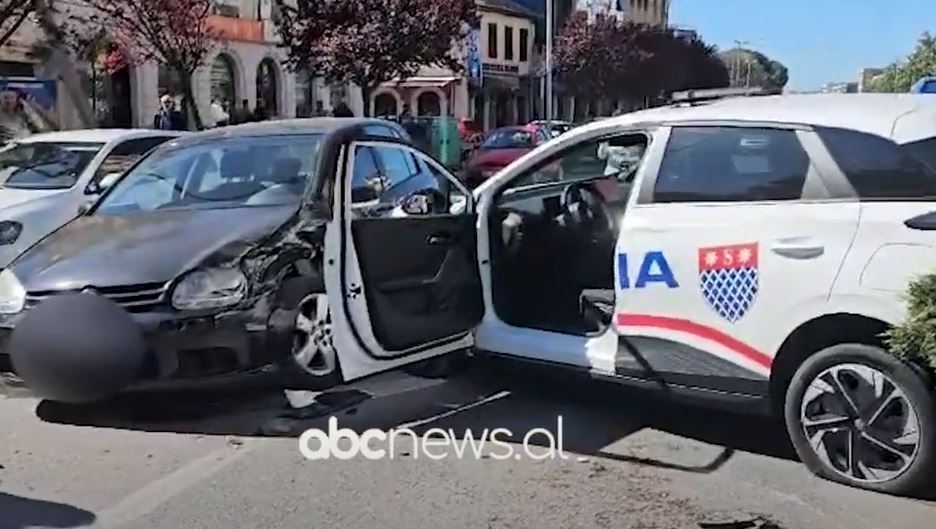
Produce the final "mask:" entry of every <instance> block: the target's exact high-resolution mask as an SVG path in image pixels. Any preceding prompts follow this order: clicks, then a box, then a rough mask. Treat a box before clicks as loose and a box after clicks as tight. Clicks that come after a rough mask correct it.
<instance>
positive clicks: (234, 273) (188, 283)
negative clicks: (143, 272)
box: [172, 268, 247, 310]
mask: <svg viewBox="0 0 936 529" xmlns="http://www.w3.org/2000/svg"><path fill="white" fill-rule="evenodd" d="M246 293H247V278H246V277H244V274H243V273H242V272H241V271H240V270H238V269H236V268H208V269H204V270H195V271H194V272H190V273H188V274H186V275H185V276H183V277H182V279H181V280H180V281H179V282H178V283H176V286H175V288H174V289H173V290H172V306H173V307H175V308H176V309H179V310H202V309H217V308H221V307H227V306H230V305H234V304H236V303H238V302H240V301H241V300H242V299H244V295H245V294H246Z"/></svg>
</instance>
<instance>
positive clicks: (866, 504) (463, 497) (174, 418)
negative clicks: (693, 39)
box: [0, 371, 936, 529]
mask: <svg viewBox="0 0 936 529" xmlns="http://www.w3.org/2000/svg"><path fill="white" fill-rule="evenodd" d="M519 380H520V379H519V377H517V376H509V374H504V373H490V372H477V371H475V372H473V373H467V374H465V375H462V376H460V377H457V378H455V379H452V380H447V381H438V380H436V381H433V380H422V379H415V378H410V377H407V376H404V375H399V374H390V375H386V376H383V377H380V378H376V379H372V380H370V381H367V382H366V383H363V384H361V385H360V388H362V389H363V390H365V391H366V392H367V393H366V394H363V393H357V392H346V393H340V394H337V395H332V396H330V398H329V399H324V400H325V402H326V404H327V405H322V404H318V405H316V406H313V407H311V408H308V407H307V408H296V406H302V405H303V404H305V402H304V399H305V400H308V395H303V394H292V395H290V396H289V398H287V396H286V395H284V394H283V393H281V392H278V391H274V390H272V389H269V388H266V387H264V386H263V385H262V384H256V385H253V386H251V387H249V388H247V389H245V388H244V387H243V385H237V389H235V388H234V387H232V386H231V385H221V386H219V387H217V388H214V389H212V390H211V391H209V392H199V393H173V394H165V393H145V394H135V395H126V396H123V397H121V398H120V399H119V400H117V401H115V402H109V403H102V404H96V405H93V406H63V405H55V404H52V403H48V402H40V401H38V400H36V399H35V398H32V397H30V396H29V394H28V392H27V391H26V390H25V389H23V388H20V387H16V386H10V385H9V384H7V385H4V384H2V383H0V425H2V428H0V529H20V528H26V527H83V526H93V527H104V528H118V527H120V528H133V529H138V528H139V529H146V528H171V529H182V528H189V527H192V528H206V529H212V528H230V527H238V528H241V527H244V528H247V527H263V528H267V527H269V528H280V527H282V528H292V527H297V528H299V527H302V528H307V527H342V528H359V527H360V528H364V527H380V528H388V529H393V528H398V527H399V528H413V527H445V528H466V529H467V528H471V529H477V528H508V527H509V528H514V527H536V528H552V527H555V528H560V529H570V528H593V527H594V528H598V527H614V528H628V527H633V528H693V527H706V528H716V529H719V528H724V529H729V528H730V529H733V528H735V527H738V528H742V527H761V528H768V527H781V528H784V529H794V528H801V529H824V528H829V529H832V528H843V529H844V528H849V529H865V528H867V529H872V528H873V529H877V528H881V527H888V528H900V529H904V528H906V529H913V528H921V529H922V528H931V527H933V519H934V518H936V502H929V501H924V500H913V499H904V498H894V497H888V496H883V495H879V494H874V493H867V492H862V491H858V490H853V489H849V488H846V487H842V486H840V485H836V484H833V483H828V482H825V481H823V480H820V479H817V478H814V477H813V476H812V475H810V474H809V473H808V472H807V471H806V470H805V469H804V468H802V466H801V465H800V464H799V463H798V462H796V461H795V457H794V456H793V455H792V452H791V449H790V448H789V446H788V445H787V443H786V441H785V438H784V434H783V431H782V430H781V429H779V427H778V426H777V425H775V424H773V423H771V422H770V421H766V420H760V419H754V418H751V417H745V416H736V415H731V414H728V413H725V412H716V411H710V410H705V409H699V408H694V407H689V406H683V405H674V404H666V405H664V404H661V403H659V402H657V401H656V399H653V398H652V397H651V396H648V395H645V394H641V393H635V392H631V391H623V390H620V389H618V388H605V387H595V386H594V385H582V384H580V383H575V382H566V381H562V380H552V379H539V378H536V379H529V378H525V379H523V380H522V382H520V381H519ZM290 398H291V399H292V400H291V401H290ZM328 406H331V407H330V408H329V407H328ZM322 413H326V415H328V414H333V415H334V416H336V417H338V420H339V425H340V426H341V427H347V428H351V429H353V430H355V431H358V432H362V431H364V430H366V429H368V428H380V429H388V428H391V427H399V426H401V425H402V426H407V427H410V428H412V429H413V430H415V431H417V432H425V431H426V430H428V429H429V428H433V427H438V428H443V429H445V430H448V429H451V431H452V432H455V433H456V435H458V436H462V437H463V434H464V432H465V431H466V429H471V430H472V432H474V433H475V434H476V435H477V434H478V432H481V431H482V430H484V429H485V428H487V429H489V430H492V429H494V428H508V429H510V430H511V431H512V432H513V433H514V436H513V437H512V438H511V440H512V441H515V442H517V443H519V442H520V441H521V437H522V435H523V434H522V433H523V432H527V431H529V430H531V429H533V428H538V427H541V428H546V429H548V430H550V431H551V432H553V433H554V434H555V433H557V417H558V416H560V415H561V416H562V418H563V448H564V451H565V452H567V453H568V454H569V458H568V459H554V460H542V461H538V460H534V459H531V458H529V457H524V458H521V459H519V460H518V459H514V458H510V459H508V460H499V459H496V458H494V457H493V456H492V455H491V454H490V453H486V454H485V456H483V457H481V458H474V457H466V458H463V459H458V458H455V457H452V454H451V453H450V454H449V456H450V457H447V458H446V459H443V460H439V461H434V460H430V459H428V458H427V457H426V456H425V454H423V453H421V452H419V451H418V450H416V449H415V448H414V447H413V446H412V445H411V444H410V443H409V442H407V441H408V438H403V439H402V442H399V443H397V444H396V445H395V446H394V450H393V457H392V458H390V457H389V456H388V457H386V458H385V459H383V460H380V461H370V460H367V459H365V458H363V457H358V458H355V459H352V460H336V459H329V460H323V461H309V460H306V459H304V458H303V457H302V456H301V455H300V452H299V449H298V446H299V443H298V441H297V439H298V435H299V432H301V431H303V430H304V429H306V428H309V427H323V428H324V424H325V418H324V417H325V416H323V415H322ZM502 439H503V437H502ZM540 439H543V440H541V441H537V444H540V445H541V446H537V447H534V448H531V449H530V450H531V452H533V453H534V455H536V454H541V453H545V449H546V447H545V444H546V441H545V437H544V436H541V437H540ZM512 446H515V447H516V446H519V445H512ZM536 450H541V451H540V452H536Z"/></svg>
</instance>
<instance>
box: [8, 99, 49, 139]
mask: <svg viewBox="0 0 936 529" xmlns="http://www.w3.org/2000/svg"><path fill="white" fill-rule="evenodd" d="M57 128H58V127H57V126H56V124H55V123H54V121H53V119H52V118H51V117H50V116H49V115H48V113H46V112H45V111H44V110H43V109H42V108H41V107H40V106H39V105H38V104H36V103H34V102H33V101H31V100H30V98H29V97H23V95H22V94H21V93H20V92H18V91H16V90H13V89H4V90H3V91H2V92H0V144H2V143H5V142H7V141H9V140H13V139H19V138H24V137H26V136H29V135H31V134H34V133H37V132H47V131H50V130H56V129H57Z"/></svg>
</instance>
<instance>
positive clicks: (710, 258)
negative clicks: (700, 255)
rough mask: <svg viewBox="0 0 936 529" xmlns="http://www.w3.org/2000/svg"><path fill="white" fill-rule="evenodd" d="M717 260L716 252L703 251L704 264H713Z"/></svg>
mask: <svg viewBox="0 0 936 529" xmlns="http://www.w3.org/2000/svg"><path fill="white" fill-rule="evenodd" d="M717 262H718V254H716V253H715V252H705V264H706V265H708V266H715V263H717Z"/></svg>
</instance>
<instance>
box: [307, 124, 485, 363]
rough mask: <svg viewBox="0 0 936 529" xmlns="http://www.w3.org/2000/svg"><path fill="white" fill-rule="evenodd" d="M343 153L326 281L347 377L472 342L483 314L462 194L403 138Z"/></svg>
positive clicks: (469, 207)
mask: <svg viewBox="0 0 936 529" xmlns="http://www.w3.org/2000/svg"><path fill="white" fill-rule="evenodd" d="M344 151H345V152H344V156H342V157H341V161H340V162H339V169H338V174H339V175H343V178H339V179H336V180H337V182H336V185H335V187H336V189H335V191H336V194H335V197H336V198H335V204H336V208H335V209H336V211H335V214H334V215H333V219H332V222H331V223H330V224H329V226H328V229H327V230H326V252H327V254H328V255H327V256H326V266H325V282H326V290H327V294H328V304H329V307H330V309H331V315H332V320H333V332H334V344H335V348H336V350H337V352H338V358H339V362H340V364H341V370H342V374H343V375H344V378H345V380H352V379H355V378H359V377H362V376H366V375H370V374H373V373H376V372H379V371H384V370H388V369H392V368H394V367H397V366H400V365H403V364H407V363H411V362H415V361H419V360H423V359H426V358H428V357H432V356H436V355H441V354H444V353H448V352H452V351H456V350H459V349H465V348H467V347H470V346H471V345H472V344H473V337H472V334H471V333H472V331H473V330H474V328H475V326H476V325H477V323H478V322H479V321H480V320H481V317H482V316H483V313H484V306H483V300H482V296H481V282H480V278H479V275H478V264H477V258H476V248H477V239H476V231H475V224H476V215H475V213H474V205H473V199H472V198H471V194H470V192H469V191H468V190H467V189H465V188H464V186H462V184H461V183H460V182H458V180H457V179H456V178H455V177H454V176H452V175H451V173H449V172H448V171H447V170H446V169H445V168H444V167H442V166H441V165H440V164H439V163H438V162H436V161H435V160H433V159H432V158H431V157H429V156H427V155H426V154H424V153H422V152H420V151H419V150H417V149H414V148H413V147H411V146H409V145H408V144H404V143H401V142H398V141H393V140H374V141H371V140H367V141H363V140H362V141H355V142H353V143H351V144H350V145H348V146H347V147H346V148H345V149H344Z"/></svg>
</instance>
